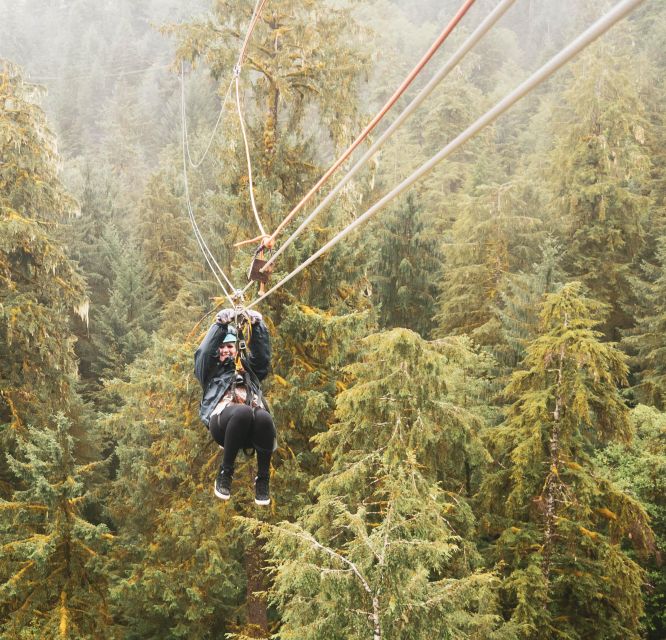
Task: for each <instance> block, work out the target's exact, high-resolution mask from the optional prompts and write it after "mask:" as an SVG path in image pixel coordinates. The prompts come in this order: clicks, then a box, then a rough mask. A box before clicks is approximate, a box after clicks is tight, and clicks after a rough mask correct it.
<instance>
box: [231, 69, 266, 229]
mask: <svg viewBox="0 0 666 640" xmlns="http://www.w3.org/2000/svg"><path fill="white" fill-rule="evenodd" d="M238 71H240V69H238ZM239 82H240V78H239V74H238V73H237V74H236V108H237V109H238V121H239V122H240V128H241V132H242V134H243V142H244V143H245V157H246V159H247V179H248V183H249V186H250V202H251V203H252V213H254V219H255V220H256V222H257V226H258V227H259V233H261V235H262V236H265V235H266V231H264V226H263V225H262V224H261V220H260V219H259V212H258V211H257V203H256V202H255V201H254V187H253V186H252V160H251V158H250V145H249V144H248V142H247V134H246V132H245V120H244V118H243V110H242V109H241V103H240V88H239Z"/></svg>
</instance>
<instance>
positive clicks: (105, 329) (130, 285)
mask: <svg viewBox="0 0 666 640" xmlns="http://www.w3.org/2000/svg"><path fill="white" fill-rule="evenodd" d="M104 240H105V244H106V245H107V247H108V255H109V259H110V263H111V273H110V274H109V277H110V279H111V282H112V285H111V288H110V291H109V302H108V304H105V305H101V306H100V307H98V308H97V309H96V310H95V311H94V313H93V315H92V326H93V330H94V332H95V333H94V337H93V343H94V344H95V346H96V347H97V362H94V363H93V370H94V371H96V372H97V375H98V376H99V377H101V378H112V377H115V376H117V375H119V374H120V372H121V371H122V369H123V367H124V366H125V365H127V364H130V363H131V362H132V361H133V360H134V358H135V357H136V356H137V355H138V354H139V353H141V352H142V351H143V350H144V349H145V348H146V347H147V346H148V344H149V342H150V332H151V331H152V330H153V329H155V328H156V327H157V325H158V323H159V320H160V315H159V310H158V305H157V299H156V296H155V294H154V291H153V288H152V286H151V283H150V280H149V276H148V273H147V270H146V268H145V266H144V265H143V262H142V259H141V255H140V253H139V252H138V251H137V250H136V249H135V248H134V247H132V246H131V245H127V244H126V243H122V242H121V240H120V238H119V236H118V233H117V231H116V229H115V228H114V227H112V226H111V227H109V228H108V229H107V233H106V236H105V238H104Z"/></svg>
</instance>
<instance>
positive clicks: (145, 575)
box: [104, 338, 243, 639]
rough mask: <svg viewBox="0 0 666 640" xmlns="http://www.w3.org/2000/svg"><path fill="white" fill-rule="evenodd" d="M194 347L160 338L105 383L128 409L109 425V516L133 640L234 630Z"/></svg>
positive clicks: (123, 613) (228, 550)
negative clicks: (112, 470) (113, 468)
mask: <svg viewBox="0 0 666 640" xmlns="http://www.w3.org/2000/svg"><path fill="white" fill-rule="evenodd" d="M194 347H195V345H194V343H193V342H188V341H182V342H178V341H175V340H173V339H167V338H155V340H154V342H153V345H152V347H151V348H150V349H149V350H148V351H147V352H146V353H145V354H144V355H142V356H141V357H139V358H138V359H137V360H136V361H135V362H134V363H133V364H132V365H131V367H130V368H129V370H128V373H129V380H128V381H122V380H115V381H113V382H111V383H109V385H108V392H109V393H113V394H116V395H118V396H119V397H121V398H122V399H123V402H124V404H123V405H122V407H120V408H119V409H118V410H116V411H115V412H114V413H112V414H110V415H109V416H108V417H107V418H106V419H105V421H104V424H105V431H106V433H107V434H108V435H109V436H110V437H111V438H112V439H113V441H114V442H115V454H116V456H117V461H118V469H117V474H116V477H115V479H114V481H113V484H112V487H111V491H110V500H109V515H110V517H111V519H112V521H113V523H114V525H115V526H116V527H118V529H119V531H118V538H117V544H116V546H115V552H114V555H113V557H112V558H111V559H110V562H109V566H108V568H107V570H108V571H109V572H110V573H111V574H112V575H115V576H116V580H115V581H114V586H113V590H112V601H113V604H114V611H115V615H116V617H117V618H118V620H119V621H120V623H121V624H122V625H123V627H125V629H126V633H127V636H126V637H129V638H145V637H153V636H156V635H159V636H160V637H162V638H169V639H174V638H188V639H190V638H201V639H203V638H209V637H210V636H211V634H221V633H223V632H224V631H225V630H229V624H230V623H231V622H233V621H234V618H235V615H234V613H235V609H236V605H237V604H239V603H240V601H241V595H242V586H243V571H242V568H241V566H240V557H239V547H238V544H239V543H238V540H237V538H236V537H235V536H234V533H233V527H232V525H231V516H232V515H233V511H231V509H230V508H228V507H226V506H224V505H222V504H221V503H220V502H219V501H217V500H215V498H214V497H213V480H214V478H215V475H216V472H217V465H216V462H219V461H218V460H217V458H218V452H219V449H218V448H217V446H216V445H215V446H214V449H215V450H213V447H212V446H211V445H212V442H211V440H210V437H209V436H207V435H206V430H205V427H204V426H203V425H202V424H201V422H200V420H199V417H198V401H199V397H200V389H199V387H198V384H197V383H196V381H195V380H194V379H193V377H192V374H191V370H190V369H191V362H192V360H191V358H192V353H193V351H194ZM238 477H239V480H240V478H241V477H242V476H241V475H240V473H239V474H238Z"/></svg>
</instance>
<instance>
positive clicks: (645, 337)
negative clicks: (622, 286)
mask: <svg viewBox="0 0 666 640" xmlns="http://www.w3.org/2000/svg"><path fill="white" fill-rule="evenodd" d="M656 258H657V261H658V262H657V265H651V264H649V263H645V264H644V271H645V272H646V275H647V277H648V279H647V282H643V283H640V282H639V287H640V288H639V291H640V292H641V293H642V296H641V305H640V306H641V308H642V309H643V313H641V314H639V316H638V318H637V320H636V326H635V328H634V329H633V330H632V331H631V334H630V335H628V336H627V337H626V338H625V340H624V342H625V344H626V345H627V346H629V348H630V349H631V350H632V351H633V353H634V357H633V358H632V360H633V362H634V364H635V365H636V367H637V370H638V373H637V377H638V383H637V384H636V385H635V386H634V387H633V388H632V390H633V391H634V392H635V393H636V395H637V397H638V398H639V399H640V400H642V401H643V402H646V403H649V404H653V405H654V406H656V407H657V408H659V409H662V410H663V409H664V408H666V237H664V238H662V239H661V240H660V242H659V245H658V249H657V255H656Z"/></svg>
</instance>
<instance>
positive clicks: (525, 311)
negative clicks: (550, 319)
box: [495, 238, 564, 370]
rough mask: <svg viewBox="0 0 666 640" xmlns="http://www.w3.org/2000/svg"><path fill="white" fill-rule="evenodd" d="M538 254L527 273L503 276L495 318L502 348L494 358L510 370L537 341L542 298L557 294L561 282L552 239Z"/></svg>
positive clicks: (556, 249)
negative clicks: (526, 349)
mask: <svg viewBox="0 0 666 640" xmlns="http://www.w3.org/2000/svg"><path fill="white" fill-rule="evenodd" d="M541 251H542V254H541V259H540V261H539V262H537V263H535V264H533V265H532V269H531V271H528V272H522V271H521V272H520V273H516V274H507V284H506V285H505V287H504V291H502V293H501V294H500V299H501V306H500V307H499V308H498V309H497V315H498V317H499V320H500V322H501V323H502V336H503V338H504V344H499V345H497V346H496V348H495V355H496V357H497V359H498V360H499V361H500V362H501V363H502V364H503V365H504V366H505V367H506V368H508V369H511V370H512V369H515V367H516V366H517V365H518V363H519V362H520V361H521V360H522V359H523V357H524V356H525V347H526V346H527V345H528V344H529V343H530V342H532V340H534V339H535V338H536V337H537V334H538V331H539V308H540V307H541V302H542V300H543V296H544V295H545V294H547V293H553V292H554V291H555V290H557V289H558V288H559V287H560V286H561V285H562V281H563V280H564V273H563V272H562V270H561V268H560V265H559V263H560V255H561V250H560V248H559V247H558V246H557V244H556V243H555V242H554V241H553V240H552V238H546V240H545V241H544V243H543V245H542V247H541Z"/></svg>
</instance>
